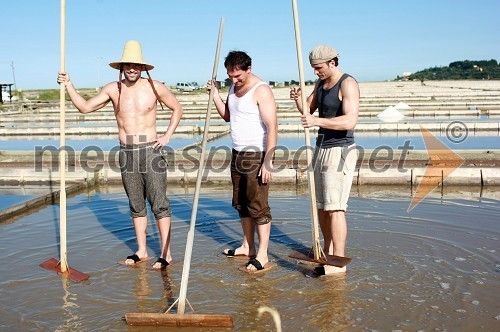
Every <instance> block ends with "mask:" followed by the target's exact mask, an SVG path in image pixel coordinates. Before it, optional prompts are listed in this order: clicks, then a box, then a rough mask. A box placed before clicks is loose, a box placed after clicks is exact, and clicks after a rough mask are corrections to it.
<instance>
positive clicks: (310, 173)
mask: <svg viewBox="0 0 500 332" xmlns="http://www.w3.org/2000/svg"><path fill="white" fill-rule="evenodd" d="M292 8H293V22H294V27H295V44H296V49H297V63H298V66H299V81H300V90H301V94H300V96H301V102H302V112H303V114H304V113H305V112H309V106H308V105H307V97H306V90H305V83H304V67H303V64H302V45H301V42H300V26H299V14H298V10H297V3H296V1H295V0H292ZM304 134H305V139H306V157H307V181H308V184H309V195H310V200H311V216H312V226H313V227H312V237H313V252H314V258H315V259H320V258H321V257H322V256H324V254H323V255H322V254H321V253H322V249H321V246H320V239H319V223H318V209H317V207H316V190H315V187H314V168H313V164H312V148H311V138H310V134H309V128H304Z"/></svg>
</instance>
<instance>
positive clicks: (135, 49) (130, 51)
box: [109, 40, 154, 70]
mask: <svg viewBox="0 0 500 332" xmlns="http://www.w3.org/2000/svg"><path fill="white" fill-rule="evenodd" d="M122 63H137V64H141V65H144V66H145V67H146V69H147V70H151V69H153V68H154V66H153V65H150V64H147V63H145V62H144V60H143V59H142V48H141V44H139V42H138V41H136V40H129V41H128V42H127V43H126V44H125V47H124V48H123V54H122V58H121V60H120V61H117V62H111V63H110V64H109V66H110V67H111V68H114V69H120V66H121V64H122Z"/></svg>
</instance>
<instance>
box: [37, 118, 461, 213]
mask: <svg viewBox="0 0 500 332" xmlns="http://www.w3.org/2000/svg"><path fill="white" fill-rule="evenodd" d="M420 133H421V135H422V138H423V140H424V143H425V149H426V152H427V155H428V158H429V159H428V162H427V167H426V170H425V173H424V175H423V176H421V177H420V181H419V184H418V187H417V190H416V192H415V194H414V196H413V198H412V201H411V203H410V205H409V207H408V211H411V210H412V209H413V208H414V207H415V206H416V205H418V204H419V203H420V202H421V201H422V200H423V199H424V198H425V197H426V196H427V195H429V194H430V193H431V192H432V191H433V190H434V189H436V188H437V187H438V186H439V185H440V184H441V183H442V182H443V181H444V180H445V179H446V178H447V177H448V176H449V175H450V174H451V173H452V172H453V171H454V170H455V169H457V168H459V167H460V166H461V165H462V164H463V162H464V160H463V158H462V157H460V156H459V155H458V154H457V153H455V152H454V151H453V150H452V149H450V148H449V147H448V146H447V145H446V144H444V143H443V142H441V141H440V140H439V139H438V138H437V137H436V136H435V135H433V134H432V133H431V132H430V131H428V130H426V129H425V128H424V127H422V126H421V127H420ZM445 134H446V139H447V140H448V141H450V142H451V143H454V144H458V143H461V142H463V141H465V139H467V137H468V129H467V126H466V125H465V124H464V123H463V122H460V121H454V122H451V123H450V124H449V125H448V127H447V129H446V133H445ZM143 140H144V142H142V141H141V143H147V142H146V141H145V140H146V138H145V137H144V138H143ZM146 148H152V147H150V146H148V147H144V148H137V149H135V150H134V153H136V156H135V157H137V158H141V157H144V156H145V155H146V153H145V150H144V149H146ZM63 150H64V151H66V156H67V161H66V165H67V171H68V172H72V171H75V170H76V167H77V165H78V167H79V168H80V169H82V170H84V171H86V172H89V173H95V172H99V171H101V170H102V169H104V168H105V167H108V168H110V169H112V170H113V171H116V172H142V171H145V170H141V169H134V167H135V166H134V165H135V164H132V163H127V161H126V158H120V153H122V152H121V151H122V148H121V147H120V146H119V145H117V146H114V147H112V148H111V149H110V150H108V151H103V150H102V149H101V148H100V147H99V146H97V145H89V146H86V147H84V148H83V149H82V150H81V151H78V152H77V151H75V150H74V149H73V148H72V147H71V146H64V147H56V146H53V145H46V146H36V147H35V151H34V153H35V162H34V169H35V172H42V171H43V169H44V168H45V167H46V166H44V165H46V164H47V163H49V164H50V165H52V166H55V165H58V160H59V157H60V155H62V154H60V152H61V151H63ZM353 150H357V152H358V165H361V164H362V165H366V167H368V169H369V170H370V171H371V172H373V173H384V172H386V171H388V170H389V169H394V168H396V169H397V171H398V172H401V173H405V172H407V171H408V169H409V167H408V166H407V156H408V152H409V151H411V150H414V146H413V145H412V143H411V140H410V139H408V140H406V141H405V142H404V144H403V145H401V146H398V147H397V148H396V149H394V148H392V147H391V146H388V145H379V146H377V147H376V148H375V149H371V151H370V153H367V152H366V151H365V149H364V148H363V147H362V146H359V145H358V146H351V147H346V148H345V149H344V151H343V155H347V154H348V153H350V152H351V151H353ZM257 151H259V150H258V148H256V147H248V149H247V150H245V152H247V153H249V154H250V155H251V154H252V152H257ZM272 152H273V153H274V155H275V158H274V162H273V166H272V168H271V169H272V171H273V172H274V173H278V172H280V171H283V170H285V169H288V168H290V167H294V168H297V169H300V170H301V171H307V170H308V169H314V168H315V167H316V165H314V162H313V164H312V165H307V164H306V163H304V160H307V158H306V154H307V153H311V154H313V153H314V147H311V146H305V145H304V146H301V147H299V148H298V149H296V150H291V149H289V148H287V147H286V146H281V145H277V146H276V147H275V149H274V151H272ZM200 153H201V147H200V146H199V145H193V146H190V147H188V148H186V149H182V150H181V151H177V152H176V151H175V150H174V149H172V148H171V147H170V146H166V147H164V149H163V150H162V151H160V152H159V153H158V155H157V157H156V158H152V159H151V161H150V162H151V163H152V170H153V171H158V172H162V171H164V168H165V167H168V166H167V160H168V164H169V165H170V167H175V168H176V169H177V170H179V171H181V172H197V171H198V168H199V167H200V164H199V155H200ZM205 153H206V158H205V165H204V168H205V169H208V170H210V171H211V172H215V173H218V172H220V173H222V172H224V171H226V170H227V169H228V168H229V167H230V166H231V155H232V149H231V148H230V147H228V146H224V145H222V146H214V145H212V146H211V147H210V148H209V149H208V151H206V152H205ZM176 158H178V160H176ZM242 165H245V163H242ZM309 166H311V167H312V168H309ZM243 167H244V166H243ZM252 167H255V165H253V166H252ZM342 168H343V165H342V164H339V165H338V170H342ZM239 171H241V172H252V171H255V170H253V169H241V170H239Z"/></svg>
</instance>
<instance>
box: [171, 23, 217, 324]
mask: <svg viewBox="0 0 500 332" xmlns="http://www.w3.org/2000/svg"><path fill="white" fill-rule="evenodd" d="M223 26H224V17H223V18H222V19H221V21H220V25H219V37H218V38H217V50H216V52H215V61H214V67H213V71H212V84H215V80H216V77H217V65H218V63H219V53H220V45H221V41H222V27H223ZM214 91H215V89H211V90H210V95H209V99H208V107H207V115H206V118H205V128H204V130H203V140H202V142H201V154H200V164H199V168H198V176H197V178H196V187H195V190H194V199H193V210H192V212H191V222H190V226H189V232H188V238H187V242H186V252H185V255H184V266H183V269H182V279H181V289H180V293H179V299H178V303H177V307H178V310H177V311H178V313H179V314H181V315H182V314H184V311H185V308H186V295H187V286H188V279H189V269H190V267H191V254H192V252H193V241H194V228H195V224H196V213H197V211H198V198H199V195H200V188H201V180H202V178H203V171H204V169H205V150H206V145H207V139H208V129H209V126H210V115H211V113H212V103H213V100H214Z"/></svg>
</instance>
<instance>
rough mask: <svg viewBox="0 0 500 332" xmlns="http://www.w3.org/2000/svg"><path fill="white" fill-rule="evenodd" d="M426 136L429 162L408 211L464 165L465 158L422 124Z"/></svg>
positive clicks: (423, 134) (421, 130)
mask: <svg viewBox="0 0 500 332" xmlns="http://www.w3.org/2000/svg"><path fill="white" fill-rule="evenodd" d="M420 132H421V133H422V136H423V138H424V143H425V149H426V150H427V155H428V156H429V163H428V165H427V168H426V170H425V173H424V176H423V177H422V179H421V180H420V183H419V185H418V187H417V191H416V192H415V195H414V196H413V199H412V200H411V203H410V206H409V207H408V212H410V211H411V210H413V208H414V207H415V206H416V205H417V204H418V203H420V201H421V200H422V199H424V198H425V197H426V196H427V195H429V194H430V193H431V192H432V191H433V190H434V189H436V188H437V187H438V186H439V184H440V183H443V181H444V180H445V179H446V178H447V177H448V176H449V175H450V174H451V173H452V172H453V171H454V170H456V169H457V168H459V167H460V166H462V164H463V163H464V159H463V158H462V157H460V156H459V155H458V154H456V153H455V152H453V151H452V150H451V149H450V148H449V147H447V146H446V145H445V144H443V143H442V142H441V141H440V140H439V139H438V138H437V137H436V136H434V135H433V134H432V133H431V132H430V131H428V130H427V129H425V128H424V127H422V126H420Z"/></svg>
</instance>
